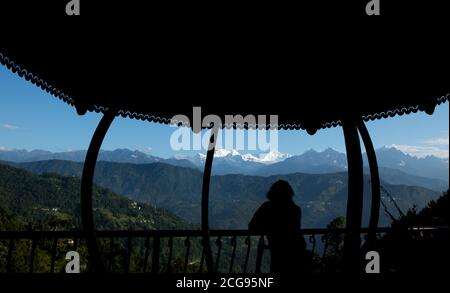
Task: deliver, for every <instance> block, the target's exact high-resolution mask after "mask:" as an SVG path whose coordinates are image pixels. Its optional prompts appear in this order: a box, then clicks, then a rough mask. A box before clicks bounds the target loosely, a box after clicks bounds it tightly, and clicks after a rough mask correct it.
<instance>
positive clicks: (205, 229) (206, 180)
mask: <svg viewBox="0 0 450 293" xmlns="http://www.w3.org/2000/svg"><path fill="white" fill-rule="evenodd" d="M214 129H215V128H214V127H213V128H212V129H211V137H210V139H209V147H208V152H207V154H206V161H205V169H204V171H203V185H202V236H203V250H204V252H205V260H206V268H207V270H208V273H213V272H214V263H213V258H212V252H211V243H210V236H209V213H208V212H209V184H210V181H211V169H212V162H213V158H214V150H215V147H216V138H217V133H215V131H214Z"/></svg>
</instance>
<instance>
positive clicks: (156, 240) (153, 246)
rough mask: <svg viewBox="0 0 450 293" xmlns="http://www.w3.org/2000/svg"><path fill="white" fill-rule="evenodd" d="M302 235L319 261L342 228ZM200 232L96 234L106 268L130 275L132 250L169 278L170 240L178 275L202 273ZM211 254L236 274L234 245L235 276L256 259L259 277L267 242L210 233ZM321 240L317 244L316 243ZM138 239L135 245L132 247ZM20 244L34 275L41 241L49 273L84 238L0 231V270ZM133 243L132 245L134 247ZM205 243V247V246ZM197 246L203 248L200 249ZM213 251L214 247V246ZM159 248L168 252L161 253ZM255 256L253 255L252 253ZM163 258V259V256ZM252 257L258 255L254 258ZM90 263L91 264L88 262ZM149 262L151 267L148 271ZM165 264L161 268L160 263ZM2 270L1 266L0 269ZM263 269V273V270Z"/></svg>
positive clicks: (219, 266)
mask: <svg viewBox="0 0 450 293" xmlns="http://www.w3.org/2000/svg"><path fill="white" fill-rule="evenodd" d="M390 229H391V228H377V229H376V233H377V235H378V236H381V235H383V234H385V233H386V232H388V231H389V230H390ZM413 230H414V231H415V232H414V233H422V232H423V231H428V232H429V231H432V230H433V228H426V230H424V229H417V228H416V229H412V230H411V231H413ZM301 232H302V234H303V235H304V237H305V240H306V242H307V244H308V247H307V249H308V250H309V251H310V252H311V253H312V255H315V256H316V257H317V258H318V259H323V258H324V257H325V256H326V254H327V252H328V250H329V241H330V239H331V237H327V236H330V235H344V234H345V232H346V230H345V229H302V231H301ZM368 232H369V230H368V229H367V228H363V229H361V231H360V235H361V237H362V238H363V239H364V238H367V234H368ZM202 236H203V234H202V231H201V230H145V231H144V230H141V231H134V230H129V231H97V237H98V238H99V241H103V244H104V245H103V247H102V250H103V251H105V246H106V245H105V244H106V243H107V242H109V251H108V252H107V253H104V255H103V257H104V260H105V264H106V267H107V269H108V270H109V271H110V272H115V271H116V270H117V261H116V258H117V257H120V258H121V260H122V262H121V263H122V269H121V272H125V273H127V272H129V271H130V259H131V256H132V253H133V249H136V245H138V246H139V249H140V250H141V251H142V252H143V253H142V254H143V258H142V259H143V264H142V267H141V268H140V271H139V272H142V273H171V272H173V271H174V267H173V266H174V260H173V257H174V240H175V239H182V242H184V248H183V250H184V251H183V254H184V257H183V263H182V266H181V268H178V272H205V271H206V270H205V251H204V249H203V248H201V249H200V250H199V251H201V256H200V260H199V264H198V267H197V268H196V270H195V271H192V270H189V269H188V266H189V258H190V257H191V252H192V245H193V239H197V240H199V242H200V243H201V242H202ZM210 237H211V243H212V245H211V246H212V248H213V249H212V250H213V253H214V270H215V271H216V272H219V271H220V272H227V273H233V272H237V271H236V270H235V268H236V261H237V250H238V246H239V245H238V240H239V239H240V240H242V241H240V242H241V244H242V245H240V246H239V249H240V250H241V251H242V253H241V255H240V259H239V260H240V261H241V264H240V268H241V269H240V270H239V272H244V273H245V272H251V271H252V270H251V269H250V261H251V259H254V261H255V267H254V272H256V273H259V272H263V271H264V270H263V268H262V266H263V258H264V255H265V253H266V255H268V253H267V252H268V251H267V250H266V249H267V248H268V246H267V244H266V243H267V241H266V239H265V236H264V235H261V234H258V233H253V232H250V231H248V230H211V231H210ZM318 237H319V240H318ZM136 239H139V243H138V244H136V241H137V240H136ZM162 239H164V241H162ZM20 240H27V241H28V243H29V254H28V272H34V271H35V270H34V267H35V255H36V249H37V248H38V243H39V241H43V240H44V241H47V242H48V243H51V249H50V252H51V253H50V254H51V260H50V269H49V272H50V273H54V272H55V262H56V258H57V245H58V241H60V240H65V241H64V243H65V244H66V247H67V251H69V250H75V251H76V250H77V248H79V247H80V242H84V244H85V235H84V233H83V232H82V231H0V242H2V243H4V244H5V243H7V244H6V246H7V247H8V248H7V254H6V255H5V256H0V257H5V258H6V260H3V261H1V262H0V266H1V265H2V264H4V265H5V266H6V268H3V271H6V272H11V265H12V261H13V254H14V250H15V242H17V241H20ZM118 242H120V243H121V244H123V245H122V246H123V247H122V246H120V245H119V247H118V248H117V246H116V244H117V243H118ZM133 242H135V243H134V244H133ZM203 244H204V243H203ZM203 244H201V247H204V245H203ZM214 246H215V247H214ZM224 248H227V263H226V264H224V263H223V262H222V260H223V258H224ZM162 249H164V250H168V251H166V252H165V253H162ZM252 252H253V254H252ZM163 255H164V257H162V256H163ZM254 255H256V256H254ZM87 260H88V262H89V259H87ZM149 260H151V267H149V266H148V264H149ZM163 261H164V263H162V262H163ZM0 269H1V267H0ZM266 270H267V269H266Z"/></svg>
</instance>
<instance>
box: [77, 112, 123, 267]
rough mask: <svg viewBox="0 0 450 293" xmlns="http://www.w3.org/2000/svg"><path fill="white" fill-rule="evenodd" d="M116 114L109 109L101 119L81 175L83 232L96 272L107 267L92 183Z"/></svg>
mask: <svg viewBox="0 0 450 293" xmlns="http://www.w3.org/2000/svg"><path fill="white" fill-rule="evenodd" d="M115 116H116V112H115V111H112V110H109V111H108V112H106V113H105V114H104V115H103V117H102V119H101V120H100V122H99V124H98V126H97V129H95V132H94V135H93V136H92V139H91V143H90V144H89V149H88V151H87V154H86V159H85V161H84V166H83V175H82V177H81V221H82V226H83V232H84V235H85V237H86V243H87V247H88V251H89V258H90V259H91V261H92V264H93V268H94V271H95V272H106V267H105V264H104V262H103V259H102V257H101V253H100V250H99V248H98V243H97V238H96V233H95V223H94V213H93V208H92V184H93V182H94V172H95V165H96V163H97V157H98V153H99V151H100V147H101V146H102V143H103V139H104V138H105V135H106V133H107V132H108V129H109V127H110V126H111V123H112V122H113V120H114V117H115Z"/></svg>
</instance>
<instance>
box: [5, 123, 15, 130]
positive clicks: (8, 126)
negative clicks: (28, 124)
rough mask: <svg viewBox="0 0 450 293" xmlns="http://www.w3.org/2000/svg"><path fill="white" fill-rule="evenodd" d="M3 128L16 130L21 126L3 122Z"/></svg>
mask: <svg viewBox="0 0 450 293" xmlns="http://www.w3.org/2000/svg"><path fill="white" fill-rule="evenodd" d="M1 128H3V129H8V130H16V129H19V126H16V125H11V124H2V125H1Z"/></svg>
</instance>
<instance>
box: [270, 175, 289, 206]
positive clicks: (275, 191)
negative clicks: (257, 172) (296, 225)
mask: <svg viewBox="0 0 450 293" xmlns="http://www.w3.org/2000/svg"><path fill="white" fill-rule="evenodd" d="M293 196H294V190H293V189H292V187H291V185H289V183H288V182H287V181H286V180H278V181H276V182H275V183H274V184H272V186H271V187H270V189H269V192H267V199H269V200H272V201H291V200H292V197H293Z"/></svg>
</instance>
